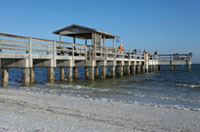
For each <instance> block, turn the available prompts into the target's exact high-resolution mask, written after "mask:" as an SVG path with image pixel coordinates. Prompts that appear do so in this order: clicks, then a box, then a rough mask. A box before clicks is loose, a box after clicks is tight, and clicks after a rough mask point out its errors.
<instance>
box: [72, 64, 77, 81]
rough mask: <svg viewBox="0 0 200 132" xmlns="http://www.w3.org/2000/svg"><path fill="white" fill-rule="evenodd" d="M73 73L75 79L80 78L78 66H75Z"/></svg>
mask: <svg viewBox="0 0 200 132" xmlns="http://www.w3.org/2000/svg"><path fill="white" fill-rule="evenodd" d="M73 72H74V78H76V79H77V78H78V67H77V66H75V67H74V68H73Z"/></svg>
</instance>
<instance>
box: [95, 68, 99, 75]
mask: <svg viewBox="0 0 200 132" xmlns="http://www.w3.org/2000/svg"><path fill="white" fill-rule="evenodd" d="M95 74H96V77H98V76H99V68H98V66H97V67H95Z"/></svg>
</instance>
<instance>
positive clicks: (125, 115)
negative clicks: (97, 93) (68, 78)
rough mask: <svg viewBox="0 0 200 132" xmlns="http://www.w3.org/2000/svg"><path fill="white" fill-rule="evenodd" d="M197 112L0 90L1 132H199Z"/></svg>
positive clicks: (199, 117) (199, 119)
mask: <svg viewBox="0 0 200 132" xmlns="http://www.w3.org/2000/svg"><path fill="white" fill-rule="evenodd" d="M199 115H200V112H199V111H192V110H184V109H183V110H182V109H172V108H159V107H154V106H148V105H145V104H144V105H140V104H128V103H124V102H116V101H109V100H106V99H105V100H104V99H101V100H100V99H91V98H84V97H74V96H70V95H56V94H50V93H38V92H31V91H26V90H15V89H0V131H17V132H18V131H19V132H22V131H33V132H36V131H42V132H51V131H52V132H54V131H59V132H65V131H81V132H83V131H87V132H88V131H113V132H114V131H193V132H195V131H199V129H200V116H199Z"/></svg>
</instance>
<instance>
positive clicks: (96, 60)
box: [0, 25, 192, 86]
mask: <svg viewBox="0 0 200 132" xmlns="http://www.w3.org/2000/svg"><path fill="white" fill-rule="evenodd" d="M54 33H55V34H58V35H59V38H60V40H59V41H55V40H47V39H40V38H33V37H25V36H18V35H11V34H5V33H0V66H1V85H2V86H6V85H8V79H9V73H8V68H22V69H23V70H22V85H23V86H29V85H31V84H33V83H34V68H36V67H46V68H47V80H48V82H49V83H53V82H54V74H55V73H54V68H56V67H59V69H60V79H61V80H64V74H65V71H64V68H65V67H67V72H66V73H67V80H68V81H72V80H73V78H78V67H79V66H84V67H85V68H84V69H85V78H87V79H90V80H94V79H95V76H99V71H98V69H99V67H100V68H101V75H100V76H101V78H106V75H107V67H110V68H111V71H110V72H111V73H110V74H111V76H112V77H115V76H116V74H117V75H119V76H123V75H124V74H126V75H129V74H133V75H134V74H136V73H145V72H152V71H158V70H159V66H160V65H171V66H172V71H174V66H175V65H187V66H188V70H190V68H191V64H192V61H191V57H192V56H191V54H184V55H177V54H173V55H157V54H150V53H147V52H140V51H136V52H135V51H134V52H133V51H132V50H126V49H124V50H122V51H121V52H119V51H118V49H117V48H115V38H116V36H114V35H111V34H109V33H104V32H101V31H97V30H95V29H90V28H86V27H82V26H77V25H72V26H69V27H67V28H64V29H61V30H58V31H55V32H54ZM63 36H70V37H73V43H68V42H63V41H62V37H63ZM76 38H81V39H84V40H85V43H84V44H77V43H76ZM105 39H113V46H112V47H106V46H105ZM88 40H90V41H91V43H90V44H89V43H88ZM102 41H103V42H102ZM102 43H103V45H102ZM163 57H167V59H166V58H165V59H163Z"/></svg>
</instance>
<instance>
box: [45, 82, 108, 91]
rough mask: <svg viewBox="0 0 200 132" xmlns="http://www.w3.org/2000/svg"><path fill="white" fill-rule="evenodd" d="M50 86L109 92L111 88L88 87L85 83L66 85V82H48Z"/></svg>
mask: <svg viewBox="0 0 200 132" xmlns="http://www.w3.org/2000/svg"><path fill="white" fill-rule="evenodd" d="M46 85H47V86H49V87H54V88H62V89H75V90H81V89H82V90H92V91H99V92H109V91H110V89H105V88H94V87H88V86H83V85H67V84H66V85H64V84H46Z"/></svg>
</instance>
